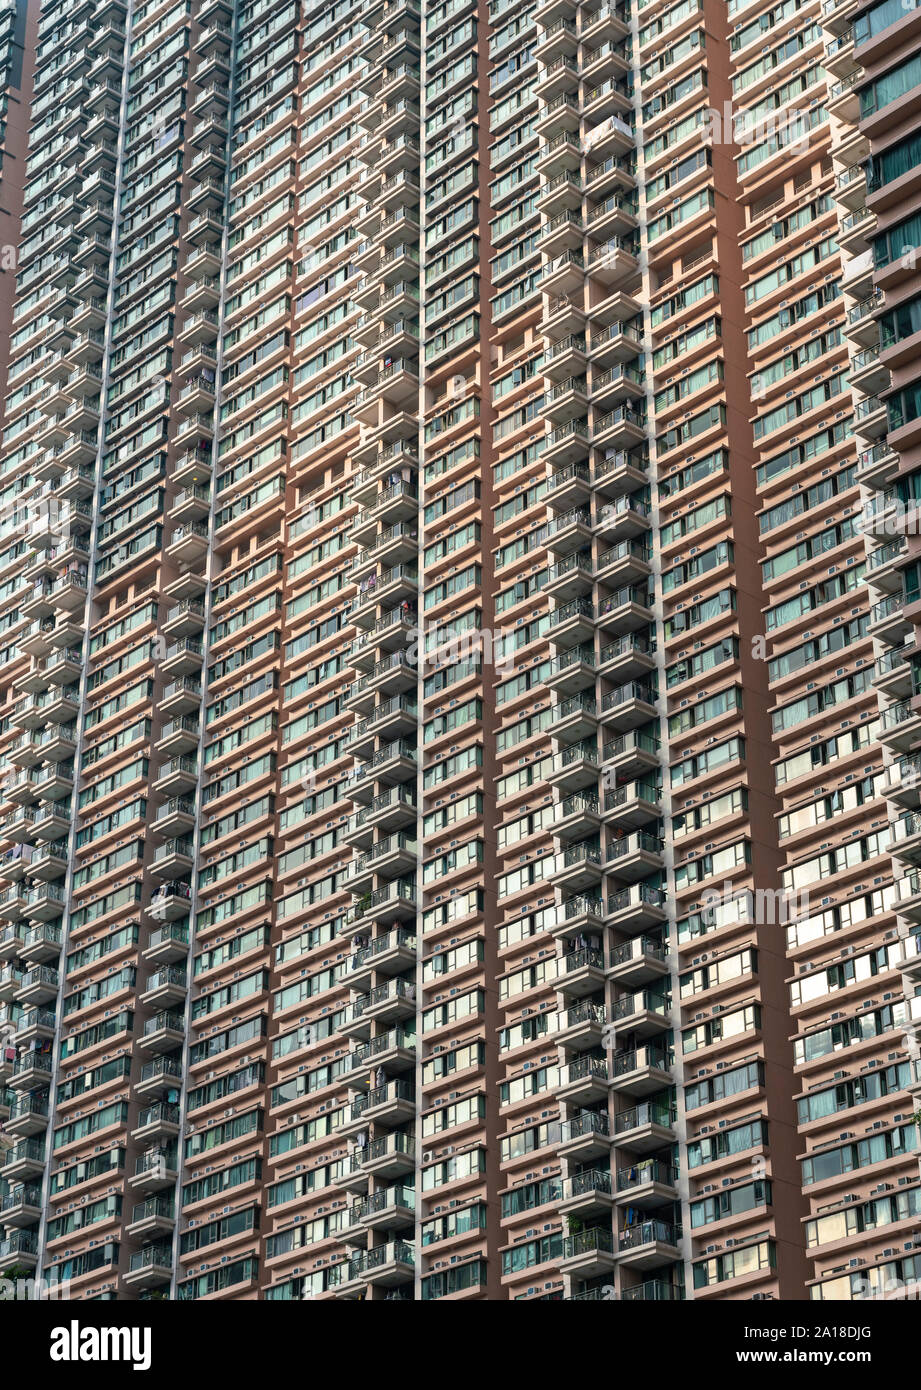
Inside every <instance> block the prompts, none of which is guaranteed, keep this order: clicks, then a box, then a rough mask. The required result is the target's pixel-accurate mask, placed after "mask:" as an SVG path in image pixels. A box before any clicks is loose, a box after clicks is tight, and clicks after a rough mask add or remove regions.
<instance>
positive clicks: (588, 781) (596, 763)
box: [547, 740, 601, 795]
mask: <svg viewBox="0 0 921 1390" xmlns="http://www.w3.org/2000/svg"><path fill="white" fill-rule="evenodd" d="M600 771H601V764H600V759H599V757H598V749H597V746H596V745H595V744H594V742H593V741H592V740H587V741H585V742H582V743H574V744H572V746H571V747H569V748H564V749H563V750H562V752H560V753H557V754H556V755H555V757H554V758H553V761H552V763H551V764H550V767H549V769H548V772H547V781H548V782H549V783H550V785H551V786H553V787H557V788H558V789H559V790H560V792H562V793H564V794H567V795H571V794H572V793H573V792H577V791H581V790H583V789H585V788H586V787H592V788H594V787H596V786H597V785H598V776H599V773H600Z"/></svg>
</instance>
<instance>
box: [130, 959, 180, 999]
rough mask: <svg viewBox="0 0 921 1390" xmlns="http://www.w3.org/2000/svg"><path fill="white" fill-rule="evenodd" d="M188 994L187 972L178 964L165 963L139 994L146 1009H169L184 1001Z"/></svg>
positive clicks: (149, 977) (148, 978) (150, 976)
mask: <svg viewBox="0 0 921 1390" xmlns="http://www.w3.org/2000/svg"><path fill="white" fill-rule="evenodd" d="M187 995H188V982H187V980H186V972H185V970H183V969H181V968H180V967H179V966H178V965H163V966H161V967H160V969H159V970H157V971H155V972H154V973H153V974H152V975H148V977H147V982H146V984H145V985H144V988H143V990H142V991H141V993H140V995H139V999H140V1002H141V1003H142V1004H143V1005H144V1007H145V1009H167V1008H169V1007H170V1006H172V1005H174V1004H179V1003H182V1002H183V1001H184V1000H185V999H186V997H187Z"/></svg>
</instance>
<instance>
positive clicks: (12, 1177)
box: [0, 1139, 45, 1183]
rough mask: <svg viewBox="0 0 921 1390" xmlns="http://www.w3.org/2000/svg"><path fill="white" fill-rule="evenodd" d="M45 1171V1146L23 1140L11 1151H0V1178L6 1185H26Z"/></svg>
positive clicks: (31, 1140)
mask: <svg viewBox="0 0 921 1390" xmlns="http://www.w3.org/2000/svg"><path fill="white" fill-rule="evenodd" d="M44 1171H45V1144H44V1141H43V1140H42V1141H39V1140H37V1139H23V1140H21V1141H20V1143H18V1144H14V1145H13V1147H12V1148H11V1149H6V1150H2V1149H0V1177H2V1178H4V1179H5V1181H6V1182H8V1183H15V1182H22V1183H28V1182H29V1180H30V1179H32V1178H37V1177H40V1176H41V1174H42V1173H43V1172H44Z"/></svg>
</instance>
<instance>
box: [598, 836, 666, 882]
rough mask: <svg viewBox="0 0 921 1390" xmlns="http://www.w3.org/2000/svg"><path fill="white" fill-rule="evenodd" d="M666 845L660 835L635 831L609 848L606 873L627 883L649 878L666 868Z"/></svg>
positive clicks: (606, 858) (606, 857)
mask: <svg viewBox="0 0 921 1390" xmlns="http://www.w3.org/2000/svg"><path fill="white" fill-rule="evenodd" d="M664 866H665V859H664V845H663V843H662V840H661V839H660V837H659V836H658V835H649V834H647V832H646V831H644V830H638V831H634V832H633V833H632V834H630V835H625V836H623V838H622V839H617V840H615V841H614V842H613V843H612V844H611V845H609V846H608V850H607V854H606V855H605V872H606V873H609V874H611V875H612V876H613V877H615V878H618V879H622V880H623V881H625V882H627V883H634V882H636V880H637V879H641V878H648V877H649V876H650V874H654V873H657V872H658V871H659V870H660V869H662V868H664Z"/></svg>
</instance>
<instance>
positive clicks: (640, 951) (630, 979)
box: [609, 936, 669, 985]
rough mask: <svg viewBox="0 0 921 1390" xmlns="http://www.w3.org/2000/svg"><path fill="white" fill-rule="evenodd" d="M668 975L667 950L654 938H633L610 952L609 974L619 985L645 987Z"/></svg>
mask: <svg viewBox="0 0 921 1390" xmlns="http://www.w3.org/2000/svg"><path fill="white" fill-rule="evenodd" d="M668 973H669V967H668V949H667V947H666V946H665V945H664V944H663V942H662V941H660V940H657V939H656V938H654V937H648V936H637V937H634V938H633V940H632V941H625V942H623V943H622V944H621V945H619V946H615V947H614V948H613V950H612V952H611V965H610V969H609V974H610V976H611V979H612V980H616V981H617V983H618V984H620V985H647V984H650V983H651V982H652V981H653V980H661V979H662V978H663V976H665V975H667V974H668Z"/></svg>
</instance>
